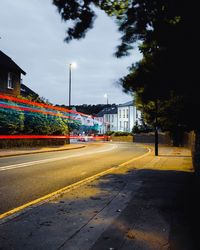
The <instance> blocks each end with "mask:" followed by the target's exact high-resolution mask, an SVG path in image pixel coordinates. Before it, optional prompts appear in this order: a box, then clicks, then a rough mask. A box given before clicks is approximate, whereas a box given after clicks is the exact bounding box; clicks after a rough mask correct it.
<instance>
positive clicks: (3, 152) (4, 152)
mask: <svg viewBox="0 0 200 250" xmlns="http://www.w3.org/2000/svg"><path fill="white" fill-rule="evenodd" d="M85 146H86V145H84V144H66V145H63V146H49V147H35V148H21V149H19V148H16V149H0V157H8V156H16V155H25V154H36V153H44V152H52V151H63V150H71V149H79V148H84V147H85Z"/></svg>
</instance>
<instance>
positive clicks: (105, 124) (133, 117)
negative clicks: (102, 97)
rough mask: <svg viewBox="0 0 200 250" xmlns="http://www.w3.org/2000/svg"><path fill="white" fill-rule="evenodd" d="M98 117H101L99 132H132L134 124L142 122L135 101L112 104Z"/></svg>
mask: <svg viewBox="0 0 200 250" xmlns="http://www.w3.org/2000/svg"><path fill="white" fill-rule="evenodd" d="M97 117H98V118H99V119H101V122H102V126H100V129H99V133H100V134H105V133H106V132H107V131H121V132H132V129H133V127H134V125H135V124H136V123H137V124H140V118H141V113H140V112H139V111H138V110H137V109H136V106H135V105H134V102H133V101H130V102H126V103H123V104H119V105H118V106H117V105H112V106H111V107H107V108H104V109H103V110H101V111H100V112H99V113H98V114H97Z"/></svg>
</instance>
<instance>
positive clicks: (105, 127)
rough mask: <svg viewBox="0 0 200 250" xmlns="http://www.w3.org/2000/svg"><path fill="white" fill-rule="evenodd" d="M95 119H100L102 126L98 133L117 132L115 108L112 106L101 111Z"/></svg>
mask: <svg viewBox="0 0 200 250" xmlns="http://www.w3.org/2000/svg"><path fill="white" fill-rule="evenodd" d="M97 117H99V118H100V117H101V121H102V126H100V130H99V133H100V134H105V133H106V132H107V131H117V106H116V105H112V106H111V107H106V108H104V109H103V110H101V111H100V112H99V113H98V114H97Z"/></svg>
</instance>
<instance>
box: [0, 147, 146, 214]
mask: <svg viewBox="0 0 200 250" xmlns="http://www.w3.org/2000/svg"><path fill="white" fill-rule="evenodd" d="M146 152H147V149H145V148H143V147H140V146H137V145H135V144H133V143H107V142H106V143H105V142H104V143H88V144H87V146H86V147H85V148H82V149H77V150H67V151H57V152H48V153H42V154H40V153H39V154H32V155H21V156H13V157H5V158H0V214H2V213H5V212H7V211H9V210H11V209H14V208H16V207H19V206H21V205H24V204H26V203H28V202H31V201H33V200H35V199H38V198H40V197H43V196H45V195H47V194H49V193H52V192H54V191H56V190H59V189H61V188H63V187H66V186H68V185H70V184H72V183H76V182H78V181H80V180H82V179H84V178H87V177H89V176H92V175H95V174H97V173H99V172H102V171H105V170H107V169H109V168H111V167H113V166H118V165H120V164H122V163H123V162H126V161H128V160H130V159H133V158H135V157H138V156H140V155H143V154H145V153H146Z"/></svg>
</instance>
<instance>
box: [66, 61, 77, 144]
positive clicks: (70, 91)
mask: <svg viewBox="0 0 200 250" xmlns="http://www.w3.org/2000/svg"><path fill="white" fill-rule="evenodd" d="M76 67H77V65H76V63H70V64H69V108H70V107H71V93H72V69H73V68H76ZM69 121H70V113H69ZM69 123H70V122H68V130H69ZM69 135H70V131H69ZM69 143H70V138H69Z"/></svg>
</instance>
